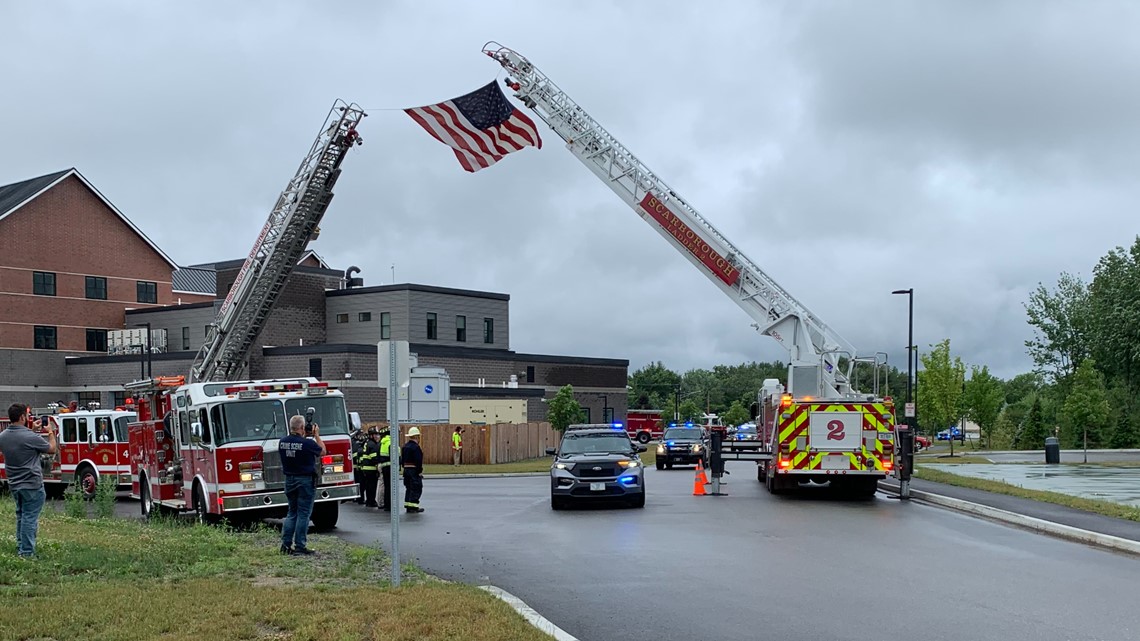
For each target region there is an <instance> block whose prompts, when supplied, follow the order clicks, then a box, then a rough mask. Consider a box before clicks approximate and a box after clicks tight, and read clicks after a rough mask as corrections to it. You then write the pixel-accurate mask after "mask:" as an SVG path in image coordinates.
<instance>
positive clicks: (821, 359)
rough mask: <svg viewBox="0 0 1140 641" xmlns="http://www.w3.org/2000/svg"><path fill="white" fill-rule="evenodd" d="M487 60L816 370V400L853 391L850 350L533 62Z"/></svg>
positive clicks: (501, 56)
mask: <svg viewBox="0 0 1140 641" xmlns="http://www.w3.org/2000/svg"><path fill="white" fill-rule="evenodd" d="M483 53H485V54H486V55H488V56H490V57H491V58H492V59H494V60H495V61H496V62H498V63H499V64H500V65H502V66H503V68H504V69H506V70H507V71H508V72H509V74H510V78H509V79H507V80H506V84H507V85H508V86H509V87H511V88H512V89H514V91H515V97H516V98H518V99H519V100H521V101H522V102H523V104H525V105H526V106H527V107H529V108H530V109H532V110H533V111H534V112H535V113H536V114H537V115H538V117H539V118H541V119H542V120H543V122H545V123H546V124H547V125H548V126H550V128H551V129H552V130H553V131H554V132H555V133H556V134H558V135H559V136H560V137H561V138H562V139H563V140H564V141H565V142H566V147H567V148H568V149H569V150H570V152H571V153H573V154H574V156H575V157H576V158H578V160H580V161H581V162H582V163H583V164H584V165H586V167H587V168H588V169H589V170H590V171H592V172H593V173H594V175H596V176H597V177H598V178H599V179H601V180H602V182H604V183H605V184H606V185H608V186H609V187H610V189H612V190H613V191H614V193H616V194H617V195H618V196H619V197H620V198H621V199H622V200H623V201H625V203H626V204H627V205H629V206H630V207H631V208H632V209H633V210H634V212H636V213H637V214H638V215H639V216H640V217H641V218H642V219H643V220H645V221H646V222H648V223H650V226H651V227H653V228H654V229H655V230H656V231H657V232H658V233H659V234H660V235H661V236H663V237H664V238H665V239H666V240H667V241H669V242H670V244H672V245H673V246H674V248H676V249H677V250H678V251H679V252H680V253H681V254H682V255H683V256H685V258H687V259H688V260H689V262H691V263H693V264H694V265H695V266H697V268H698V269H699V270H700V271H701V272H702V273H703V274H705V276H706V277H708V278H709V280H710V281H712V282H713V284H715V285H716V286H717V287H719V288H720V289H721V290H722V291H723V292H725V294H727V295H728V296H729V297H730V298H732V300H733V301H734V302H735V303H736V304H737V305H738V306H740V307H741V308H742V309H743V310H744V311H745V312H746V313H748V315H749V316H750V317H751V318H752V319H753V320H754V321H755V324H754V327H756V329H757V330H758V331H759V332H761V333H763V334H767V335H769V336H771V337H772V338H774V339H776V341H777V342H779V343H780V344H781V345H782V346H783V347H784V348H786V349H787V350H788V352H789V355H790V358H791V363H792V365H793V368H792V369H793V371H794V370H795V369H796V368H795V366H799V367H801V368H814V369H815V370H818V372H817V376H816V380H814V381H810V384H811V385H812V386H815V387H818V390H819V391H817V392H814V393H815V394H819V395H820V396H844V395H846V394H848V393H850V392H851V390H850V386H849V384H848V381H847V376H846V374H845V373H844V372H841V371H840V358H844V359H845V360H846V361H847V362H848V363H850V361H851V359H853V358H854V357H855V355H856V353H855V349H854V347H853V346H852V345H851V344H850V343H848V342H847V341H846V340H844V339H843V338H842V337H841V336H839V334H837V333H836V332H835V331H834V330H832V329H831V328H830V327H829V326H828V325H827V324H826V323H824V322H823V321H822V320H821V319H820V318H819V317H818V316H816V315H815V314H813V313H812V312H811V310H809V309H808V308H807V306H805V305H804V304H802V303H800V302H799V301H798V300H796V299H795V297H793V296H792V295H791V294H790V293H789V292H788V291H787V290H785V289H784V288H783V287H781V286H780V285H779V284H778V283H776V281H775V280H774V279H772V278H771V277H770V276H768V275H767V274H766V273H764V271H763V270H762V269H760V267H759V266H757V265H756V263H754V262H752V261H751V260H750V259H749V258H748V257H747V256H745V255H744V252H742V251H740V250H739V249H738V248H737V247H736V246H735V245H733V244H732V242H731V241H729V240H728V238H727V237H726V236H725V235H724V234H722V233H721V232H720V231H718V230H717V229H716V228H715V227H714V226H713V225H712V223H710V222H709V221H708V220H706V219H705V218H704V217H703V216H701V214H700V213H699V212H697V210H696V208H694V207H693V206H692V205H690V204H689V203H688V202H686V201H685V200H684V199H683V198H681V197H680V196H679V195H678V194H677V192H676V191H675V190H673V189H672V188H670V187H669V186H668V185H667V184H666V183H665V181H664V180H662V179H661V178H660V177H658V176H657V174H655V173H654V172H653V171H652V170H650V169H649V168H648V167H647V166H646V165H645V164H644V163H642V162H641V161H640V160H638V159H637V157H636V156H634V155H633V153H632V152H631V151H629V150H628V149H627V148H626V147H625V146H624V145H622V144H621V143H620V142H619V141H618V140H617V139H616V138H615V137H614V136H612V135H611V134H610V133H609V132H607V131H606V130H605V129H604V128H603V127H602V126H601V125H600V124H598V122H597V121H595V120H594V119H593V118H591V117H590V115H589V114H587V113H586V111H585V110H584V109H582V107H580V106H578V104H577V103H575V102H574V101H573V100H572V99H571V98H570V96H568V95H567V94H566V92H564V91H562V90H561V89H560V88H558V86H557V85H555V84H554V82H552V81H551V80H550V78H548V77H547V76H546V75H545V74H543V73H542V72H541V71H539V70H538V68H537V67H535V66H534V65H533V64H532V63H531V62H530V61H529V60H527V59H526V58H525V57H523V56H522V55H521V54H519V53H518V52H516V51H513V50H511V49H508V48H506V47H503V46H501V45H499V44H498V43H495V42H491V43H488V44H487V45H485V46H484V48H483ZM801 371H804V373H805V374H806V372H807V370H801ZM791 375H792V374H789V376H790V377H791ZM790 383H791V381H790ZM802 383H803V385H804V386H800V385H797V386H796V387H797V388H799V389H808V387H807V384H808V383H809V381H802ZM791 388H792V385H791V384H789V389H791Z"/></svg>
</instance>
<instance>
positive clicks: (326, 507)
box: [309, 501, 340, 532]
mask: <svg viewBox="0 0 1140 641" xmlns="http://www.w3.org/2000/svg"><path fill="white" fill-rule="evenodd" d="M339 517H340V503H337V502H336V501H325V502H323V503H317V504H316V505H314V506H313V513H312V515H311V516H309V518H310V519H311V520H312V521H313V529H314V530H316V531H317V532H327V531H328V530H331V529H333V528H335V527H336V521H337V519H338V518H339Z"/></svg>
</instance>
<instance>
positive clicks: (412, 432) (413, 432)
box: [408, 427, 420, 437]
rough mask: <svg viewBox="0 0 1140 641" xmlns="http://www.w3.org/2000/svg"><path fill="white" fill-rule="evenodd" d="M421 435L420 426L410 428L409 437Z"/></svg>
mask: <svg viewBox="0 0 1140 641" xmlns="http://www.w3.org/2000/svg"><path fill="white" fill-rule="evenodd" d="M419 435H420V428H418V427H413V428H412V429H410V430H408V436H409V437H411V436H419Z"/></svg>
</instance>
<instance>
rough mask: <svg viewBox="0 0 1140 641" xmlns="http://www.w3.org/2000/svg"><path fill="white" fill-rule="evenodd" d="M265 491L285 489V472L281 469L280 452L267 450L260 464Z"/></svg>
mask: <svg viewBox="0 0 1140 641" xmlns="http://www.w3.org/2000/svg"><path fill="white" fill-rule="evenodd" d="M261 466H262V468H261V474H262V478H263V479H265V487H266V489H273V488H283V487H285V472H284V470H282V469H281V452H279V451H277V450H274V449H267V450H266V451H265V454H264V456H263V458H262V463H261Z"/></svg>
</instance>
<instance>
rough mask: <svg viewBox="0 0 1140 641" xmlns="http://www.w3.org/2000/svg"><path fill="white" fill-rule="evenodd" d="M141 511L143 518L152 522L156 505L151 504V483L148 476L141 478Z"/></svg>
mask: <svg viewBox="0 0 1140 641" xmlns="http://www.w3.org/2000/svg"><path fill="white" fill-rule="evenodd" d="M139 509H140V510H141V511H142V517H143V518H144V519H146V520H148V521H149V520H150V518H151V516H153V513H154V504H153V503H151V502H150V481H148V480H147V478H146V476H139Z"/></svg>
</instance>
